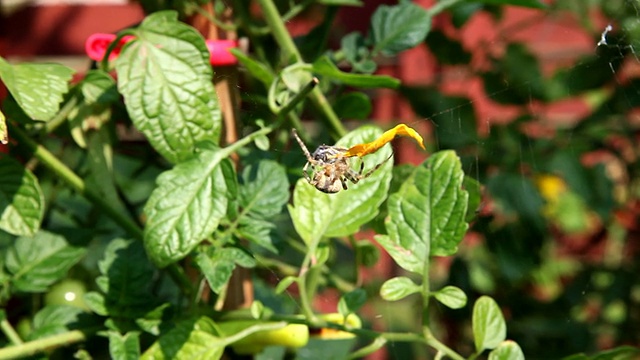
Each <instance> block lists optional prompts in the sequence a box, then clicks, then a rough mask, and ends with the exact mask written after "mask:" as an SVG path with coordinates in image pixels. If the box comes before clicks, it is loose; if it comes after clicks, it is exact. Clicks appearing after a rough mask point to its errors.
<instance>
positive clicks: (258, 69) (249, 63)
mask: <svg viewBox="0 0 640 360" xmlns="http://www.w3.org/2000/svg"><path fill="white" fill-rule="evenodd" d="M229 51H230V52H231V53H232V54H233V56H235V57H236V59H238V62H240V64H242V65H243V66H244V67H245V68H246V69H247V71H248V72H249V74H251V76H252V77H253V78H255V79H257V80H259V81H260V82H261V83H262V84H263V85H264V86H265V88H267V89H268V88H269V86H271V83H272V82H273V79H275V76H274V75H273V73H272V72H271V70H269V68H268V67H267V66H266V65H264V64H263V63H261V62H259V61H257V60H254V59H253V58H251V57H249V56H248V55H246V54H245V53H244V52H242V50H240V49H238V48H233V49H230V50H229Z"/></svg>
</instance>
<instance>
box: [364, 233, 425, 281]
mask: <svg viewBox="0 0 640 360" xmlns="http://www.w3.org/2000/svg"><path fill="white" fill-rule="evenodd" d="M375 240H376V241H377V242H378V244H380V246H382V247H383V248H384V249H385V251H386V252H387V253H388V254H389V255H390V256H391V257H392V258H393V260H394V261H395V262H396V264H398V265H399V266H400V267H401V268H403V269H405V270H407V271H411V272H414V273H417V274H421V273H422V270H423V268H424V260H423V259H424V257H422V258H420V257H418V256H416V253H414V252H412V251H409V250H407V249H405V248H403V247H402V245H400V244H399V243H397V242H394V241H393V240H391V237H389V236H387V235H376V236H375ZM423 255H424V254H423Z"/></svg>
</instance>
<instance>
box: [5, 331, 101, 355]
mask: <svg viewBox="0 0 640 360" xmlns="http://www.w3.org/2000/svg"><path fill="white" fill-rule="evenodd" d="M90 333H91V332H83V331H80V330H72V331H68V332H65V333H62V334H58V335H53V336H49V337H46V338H43V339H38V340H34V341H30V342H27V343H24V344H21V345H17V346H9V347H5V348H2V349H0V359H14V358H18V357H25V356H30V355H34V354H37V353H40V352H43V351H45V350H51V349H54V348H58V347H61V346H65V345H71V344H74V343H77V342H81V341H84V340H86V339H87V336H88V335H89V334H90Z"/></svg>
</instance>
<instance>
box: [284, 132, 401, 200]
mask: <svg viewBox="0 0 640 360" xmlns="http://www.w3.org/2000/svg"><path fill="white" fill-rule="evenodd" d="M293 136H294V137H295V138H296V140H297V141H298V144H300V147H301V148H302V151H303V152H304V155H305V156H306V157H307V163H306V164H305V165H304V167H303V168H302V173H303V174H304V178H305V179H306V180H307V181H308V182H309V184H311V185H313V186H315V188H316V189H318V190H320V191H322V192H324V193H327V194H335V193H337V192H339V191H340V189H341V188H342V189H344V190H347V180H349V181H351V182H352V183H354V184H357V183H358V181H360V180H362V179H365V178H367V177H369V176H371V174H373V173H374V172H375V171H376V170H378V169H379V168H380V167H381V166H382V165H384V164H385V163H386V162H387V161H388V160H389V159H391V156H393V154H391V155H390V156H389V157H388V158H387V159H386V160H384V161H383V162H381V163H380V164H378V165H376V166H375V167H374V168H373V169H371V170H369V171H368V172H367V173H366V174H364V175H363V174H362V172H363V171H364V162H361V163H360V171H359V172H356V171H354V170H353V169H352V168H351V161H350V158H349V157H345V156H344V154H346V153H347V150H348V149H347V148H344V147H341V146H329V145H320V146H318V148H317V149H316V151H314V152H313V154H311V153H309V150H308V149H307V147H306V146H305V145H304V143H303V142H302V139H300V137H299V136H298V133H297V132H296V130H295V129H293ZM309 165H311V167H312V172H311V176H309V173H308V172H307V169H308V168H309Z"/></svg>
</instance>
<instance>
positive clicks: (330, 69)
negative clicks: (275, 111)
mask: <svg viewBox="0 0 640 360" xmlns="http://www.w3.org/2000/svg"><path fill="white" fill-rule="evenodd" d="M313 72H314V73H315V74H318V75H322V76H325V77H328V78H330V79H332V80H335V81H339V82H341V83H343V84H345V85H350V86H354V87H358V88H390V89H397V88H398V87H399V86H400V80H398V79H396V78H394V77H391V76H386V75H361V74H353V73H346V72H343V71H340V69H338V67H336V65H335V64H334V63H333V62H332V61H331V59H329V58H328V57H327V56H322V57H320V58H319V59H318V60H316V61H315V62H314V63H313Z"/></svg>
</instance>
